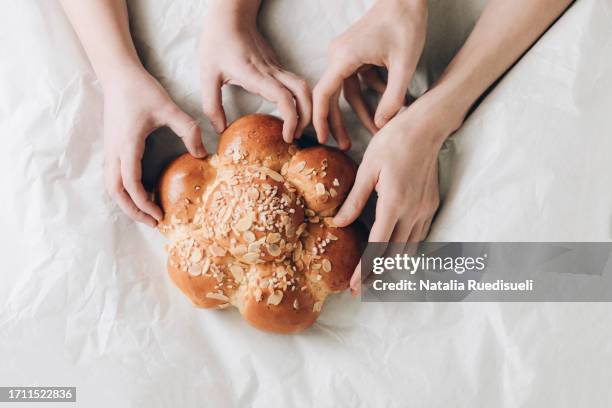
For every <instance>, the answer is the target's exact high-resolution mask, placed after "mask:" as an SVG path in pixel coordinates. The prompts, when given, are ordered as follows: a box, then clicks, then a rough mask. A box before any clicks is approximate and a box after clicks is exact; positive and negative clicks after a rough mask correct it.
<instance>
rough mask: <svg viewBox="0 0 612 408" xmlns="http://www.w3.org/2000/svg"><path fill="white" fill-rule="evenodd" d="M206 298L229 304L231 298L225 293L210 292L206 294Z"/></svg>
mask: <svg viewBox="0 0 612 408" xmlns="http://www.w3.org/2000/svg"><path fill="white" fill-rule="evenodd" d="M206 297H207V298H209V299H213V300H220V301H222V302H229V298H228V297H227V296H225V295H224V294H223V293H216V292H209V293H207V294H206Z"/></svg>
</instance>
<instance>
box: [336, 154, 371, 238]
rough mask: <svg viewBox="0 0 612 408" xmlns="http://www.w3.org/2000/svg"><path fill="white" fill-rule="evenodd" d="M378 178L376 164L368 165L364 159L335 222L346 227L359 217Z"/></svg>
mask: <svg viewBox="0 0 612 408" xmlns="http://www.w3.org/2000/svg"><path fill="white" fill-rule="evenodd" d="M377 180H378V170H377V169H376V168H375V167H374V166H370V165H368V163H366V160H364V161H363V162H362V163H361V165H360V166H359V170H357V177H356V178H355V184H354V185H353V188H352V189H351V192H350V193H349V195H348V197H347V198H346V200H345V201H344V204H342V207H341V208H340V211H338V214H336V216H335V217H334V224H336V225H337V226H339V227H346V226H347V225H349V224H351V223H352V222H353V221H355V220H356V219H357V217H359V215H360V214H361V212H362V211H363V207H365V205H366V203H367V202H368V198H370V194H372V191H373V190H374V187H376V182H377Z"/></svg>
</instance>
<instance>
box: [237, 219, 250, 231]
mask: <svg viewBox="0 0 612 408" xmlns="http://www.w3.org/2000/svg"><path fill="white" fill-rule="evenodd" d="M251 225H253V220H252V219H251V217H244V218H241V219H240V220H239V221H238V222H237V223H236V225H235V227H236V229H237V230H238V231H240V232H244V231H247V230H248V229H249V228H251Z"/></svg>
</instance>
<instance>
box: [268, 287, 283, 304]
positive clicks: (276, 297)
mask: <svg viewBox="0 0 612 408" xmlns="http://www.w3.org/2000/svg"><path fill="white" fill-rule="evenodd" d="M282 300H283V292H282V291H280V290H275V291H274V293H273V294H271V295H270V296H268V302H267V303H268V304H269V305H273V306H277V305H278V304H280V302H281V301H282Z"/></svg>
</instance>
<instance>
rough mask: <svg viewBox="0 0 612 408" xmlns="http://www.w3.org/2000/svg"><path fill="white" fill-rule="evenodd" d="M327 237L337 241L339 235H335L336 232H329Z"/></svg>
mask: <svg viewBox="0 0 612 408" xmlns="http://www.w3.org/2000/svg"><path fill="white" fill-rule="evenodd" d="M327 238H328V239H329V240H330V241H337V240H338V237H337V236H335V235H334V234H332V233H331V232H330V233H328V234H327Z"/></svg>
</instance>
